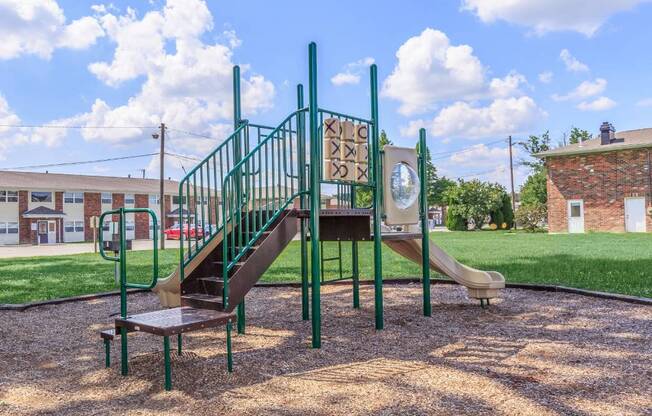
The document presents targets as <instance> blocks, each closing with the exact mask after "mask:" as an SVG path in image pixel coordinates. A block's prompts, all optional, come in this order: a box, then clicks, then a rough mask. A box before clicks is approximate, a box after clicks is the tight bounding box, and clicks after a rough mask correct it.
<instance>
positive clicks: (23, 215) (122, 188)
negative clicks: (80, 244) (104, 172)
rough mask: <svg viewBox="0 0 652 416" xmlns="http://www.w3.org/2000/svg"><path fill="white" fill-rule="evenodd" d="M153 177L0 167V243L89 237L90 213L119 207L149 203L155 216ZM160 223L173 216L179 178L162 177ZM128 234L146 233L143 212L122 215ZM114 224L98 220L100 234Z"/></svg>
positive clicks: (147, 223)
mask: <svg viewBox="0 0 652 416" xmlns="http://www.w3.org/2000/svg"><path fill="white" fill-rule="evenodd" d="M159 186H160V185H159V181H158V179H137V178H124V177H109V176H85V175H69V174H57V173H33V172H4V171H3V172H0V245H5V244H52V243H62V242H77V241H93V230H92V228H91V226H90V222H91V217H93V216H99V215H100V214H101V213H102V212H103V211H106V210H110V209H115V208H120V207H123V206H124V207H135V208H147V207H149V208H151V209H152V210H153V211H154V212H155V213H156V215H157V218H159V222H160V218H161V216H160V213H159V203H160V202H159V201H160V200H159V199H158V194H159ZM164 194H165V195H164V198H165V199H164V200H165V211H166V219H165V226H166V227H169V226H171V225H173V224H174V223H176V222H178V219H179V218H178V217H179V216H178V212H179V210H178V183H177V182H175V181H165V192H164ZM126 228H127V238H129V239H147V238H151V234H152V232H151V228H152V227H151V225H150V220H149V216H148V215H146V214H128V215H127V223H126ZM112 229H113V225H112V223H111V222H110V221H107V222H106V223H105V224H103V232H104V238H107V239H109V238H111V234H112V232H113V230H112Z"/></svg>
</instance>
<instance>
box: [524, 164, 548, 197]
mask: <svg viewBox="0 0 652 416" xmlns="http://www.w3.org/2000/svg"><path fill="white" fill-rule="evenodd" d="M519 192H520V195H521V205H527V206H532V205H535V204H541V205H543V206H545V205H546V203H547V202H548V190H547V187H546V170H545V169H541V170H539V171H536V172H534V173H532V174H531V175H530V176H528V177H527V179H526V180H525V183H524V184H523V185H522V186H521V189H520V191H519Z"/></svg>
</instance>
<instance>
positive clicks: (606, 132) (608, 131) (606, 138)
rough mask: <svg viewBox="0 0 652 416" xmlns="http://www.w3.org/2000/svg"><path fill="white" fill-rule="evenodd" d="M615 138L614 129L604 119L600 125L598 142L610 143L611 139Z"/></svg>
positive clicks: (602, 143)
mask: <svg viewBox="0 0 652 416" xmlns="http://www.w3.org/2000/svg"><path fill="white" fill-rule="evenodd" d="M615 138H616V129H614V126H612V125H611V123H609V122H608V121H605V122H604V123H602V125H601V126H600V144H601V145H603V146H604V145H605V144H611V142H612V140H613V139H615Z"/></svg>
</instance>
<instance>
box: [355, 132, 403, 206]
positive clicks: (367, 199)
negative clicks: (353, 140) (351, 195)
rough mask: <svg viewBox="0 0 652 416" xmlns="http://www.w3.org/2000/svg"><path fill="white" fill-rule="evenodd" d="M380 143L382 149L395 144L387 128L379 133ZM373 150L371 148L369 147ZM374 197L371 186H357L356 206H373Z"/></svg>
mask: <svg viewBox="0 0 652 416" xmlns="http://www.w3.org/2000/svg"><path fill="white" fill-rule="evenodd" d="M378 143H379V145H380V150H382V149H384V148H385V146H386V145H390V146H391V145H393V144H394V143H392V141H391V140H390V139H389V137H387V133H385V130H381V131H380V134H379V135H378ZM369 150H371V149H369ZM370 156H371V154H370ZM372 199H373V193H372V192H371V189H370V188H362V187H360V188H357V189H356V192H355V206H356V207H363V208H364V207H369V206H371V203H372Z"/></svg>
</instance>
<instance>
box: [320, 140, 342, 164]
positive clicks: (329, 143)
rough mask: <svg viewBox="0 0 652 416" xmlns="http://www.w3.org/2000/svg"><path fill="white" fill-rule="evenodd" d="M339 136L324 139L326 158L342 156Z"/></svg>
mask: <svg viewBox="0 0 652 416" xmlns="http://www.w3.org/2000/svg"><path fill="white" fill-rule="evenodd" d="M340 143H341V142H340V139H339V137H329V138H326V139H324V149H323V151H324V159H339V158H340V156H341V149H340V148H341V144H340Z"/></svg>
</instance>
